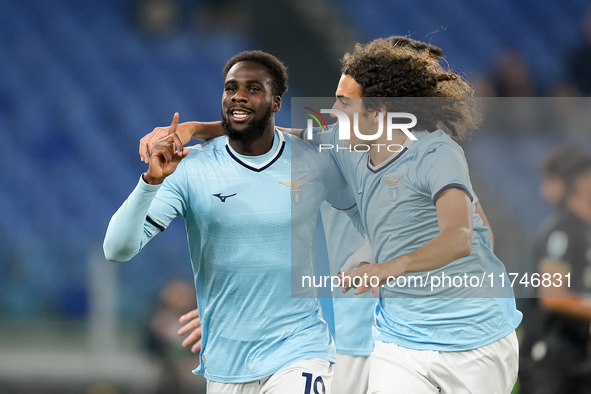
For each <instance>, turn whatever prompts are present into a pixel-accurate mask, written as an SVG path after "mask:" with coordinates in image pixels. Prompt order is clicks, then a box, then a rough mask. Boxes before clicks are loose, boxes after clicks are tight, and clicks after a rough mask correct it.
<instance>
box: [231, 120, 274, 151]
mask: <svg viewBox="0 0 591 394" xmlns="http://www.w3.org/2000/svg"><path fill="white" fill-rule="evenodd" d="M274 138H275V124H272V125H271V126H269V128H268V129H267V130H265V132H264V133H263V134H262V135H261V136H260V137H259V138H257V139H256V140H254V141H253V142H252V143H251V144H244V143H242V142H241V141H236V140H232V139H229V140H228V143H229V144H230V146H231V147H232V149H234V150H235V151H236V153H238V154H240V155H244V156H261V155H264V154H265V153H267V152H269V151H270V150H271V148H272V147H273V139H274Z"/></svg>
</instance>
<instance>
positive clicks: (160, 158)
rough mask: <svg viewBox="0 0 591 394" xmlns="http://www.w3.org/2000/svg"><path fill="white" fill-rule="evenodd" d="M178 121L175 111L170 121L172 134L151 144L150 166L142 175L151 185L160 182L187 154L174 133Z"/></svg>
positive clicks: (187, 150) (186, 150) (187, 151)
mask: <svg viewBox="0 0 591 394" xmlns="http://www.w3.org/2000/svg"><path fill="white" fill-rule="evenodd" d="M178 122H179V114H178V112H177V113H175V114H174V117H173V118H172V123H171V124H170V131H171V132H172V134H170V135H168V136H167V137H165V138H162V139H160V140H158V141H157V142H156V143H155V144H154V146H152V149H151V152H150V155H151V160H150V166H149V167H148V171H147V172H146V173H145V174H144V175H143V177H144V181H145V182H146V183H149V184H151V185H157V184H160V183H162V182H163V181H164V179H165V178H166V177H167V176H169V175H170V174H172V173H173V172H174V171H175V170H176V168H177V166H178V164H179V163H180V162H181V160H183V159H184V158H185V157H186V156H187V154H189V149H187V148H185V147H184V146H183V143H182V141H181V139H180V138H179V136H178V135H177V134H176V129H177V126H178Z"/></svg>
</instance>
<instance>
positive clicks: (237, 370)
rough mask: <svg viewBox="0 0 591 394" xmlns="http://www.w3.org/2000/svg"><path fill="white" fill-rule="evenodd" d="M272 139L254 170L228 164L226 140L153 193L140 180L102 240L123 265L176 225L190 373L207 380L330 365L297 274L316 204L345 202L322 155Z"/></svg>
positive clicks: (191, 159) (321, 325)
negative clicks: (196, 341) (181, 238)
mask: <svg viewBox="0 0 591 394" xmlns="http://www.w3.org/2000/svg"><path fill="white" fill-rule="evenodd" d="M275 138H276V139H278V140H279V144H277V145H278V146H277V148H276V150H275V153H274V154H273V155H271V156H270V157H269V158H268V159H267V160H265V161H264V162H262V163H260V162H254V161H253V162H249V161H248V160H245V159H244V158H242V157H240V156H239V155H237V154H236V153H235V152H233V150H232V149H231V148H230V146H229V145H228V143H227V138H226V137H219V138H216V139H214V140H212V141H210V142H208V143H206V144H203V145H198V146H195V147H192V148H190V153H189V155H188V156H187V157H186V158H185V159H184V160H183V161H182V162H181V163H180V164H179V166H178V168H177V170H176V171H175V172H174V173H173V174H172V175H170V176H169V177H168V178H166V180H165V182H164V183H163V184H162V186H161V187H158V186H151V185H147V184H145V182H143V181H142V180H140V183H139V184H138V186H137V187H136V189H135V190H134V192H133V193H132V195H130V197H129V198H128V200H127V201H126V202H125V203H124V204H123V205H122V207H121V208H120V209H119V210H118V211H117V213H116V214H115V215H114V216H113V219H112V220H111V223H110V224H109V229H108V231H107V236H106V238H105V246H104V247H105V253H106V254H107V255H108V256H112V257H113V253H111V254H109V253H107V251H108V250H110V249H117V250H125V249H128V250H127V251H126V253H128V255H126V256H123V257H121V259H123V260H124V259H127V258H130V256H133V254H135V253H137V252H138V251H139V250H140V249H141V247H142V246H143V245H144V244H145V243H146V242H147V241H148V240H149V239H150V238H151V237H153V236H154V235H155V234H156V233H157V232H159V231H160V230H164V229H165V228H166V227H167V225H168V224H169V223H170V221H171V220H172V219H174V218H175V217H176V216H182V217H183V218H184V220H185V224H186V229H187V237H188V242H189V249H190V255H191V262H192V265H193V272H194V279H195V286H196V289H197V302H198V308H199V312H200V317H201V326H202V335H203V337H202V351H201V354H200V360H201V363H200V366H199V368H198V369H197V370H196V371H195V372H196V373H204V374H205V377H206V378H207V379H209V380H212V381H218V382H224V383H241V382H249V381H253V380H256V379H259V378H262V377H265V376H269V375H271V374H273V373H275V372H277V371H278V370H279V369H281V368H284V367H285V366H287V365H289V364H291V363H293V362H295V361H298V360H303V359H309V358H320V359H323V360H327V361H330V362H333V361H334V352H335V349H334V343H333V340H332V337H331V336H330V334H329V331H328V328H327V324H326V322H325V321H324V319H323V318H322V315H321V310H320V306H319V302H318V299H316V298H303V297H309V296H310V295H313V294H312V293H311V292H310V291H309V289H305V288H303V287H298V285H299V283H300V280H299V277H298V275H300V274H301V275H304V274H310V273H311V272H312V254H313V253H312V243H313V235H314V229H315V225H316V218H317V214H318V211H319V208H320V204H321V202H322V201H323V200H325V199H326V200H327V201H329V202H330V203H331V204H333V205H334V206H336V207H338V208H343V209H344V208H348V207H350V206H351V205H354V203H355V200H354V197H353V196H352V195H351V194H350V192H349V190H348V188H347V185H346V183H345V182H344V179H343V178H342V176H341V175H340V172H339V171H338V169H337V168H336V166H335V165H334V163H333V162H332V159H331V158H330V157H329V156H327V155H319V154H318V153H317V152H316V150H315V149H314V147H312V146H310V145H309V144H307V143H305V142H304V141H301V140H298V139H297V138H294V139H292V138H291V137H290V136H288V135H285V134H283V133H280V132H276V135H275ZM146 206H147V207H146ZM137 234H140V235H139V236H138V235H137ZM134 237H135V238H134ZM130 238H131V239H130ZM118 243H119V244H120V243H123V244H124V245H125V246H126V247H123V248H122V247H120V246H117V244H118ZM114 259H115V260H119V259H120V258H119V256H114Z"/></svg>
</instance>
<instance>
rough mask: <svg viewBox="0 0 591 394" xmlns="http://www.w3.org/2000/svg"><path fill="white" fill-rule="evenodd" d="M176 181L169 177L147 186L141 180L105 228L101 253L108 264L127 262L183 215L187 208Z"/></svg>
mask: <svg viewBox="0 0 591 394" xmlns="http://www.w3.org/2000/svg"><path fill="white" fill-rule="evenodd" d="M177 171H178V169H177ZM175 173H176V172H175ZM173 175H174V173H173ZM175 178H178V176H175V177H173V176H172V175H171V176H169V177H168V178H167V179H165V181H164V183H163V184H162V185H149V184H147V183H146V182H145V181H144V180H143V179H142V178H141V177H140V180H139V182H138V184H137V186H136V187H135V189H134V190H133V191H132V192H131V194H130V195H129V197H128V198H127V199H126V200H125V202H124V203H123V204H122V205H121V207H119V209H118V210H117V212H115V214H114V215H113V217H112V218H111V220H110V222H109V225H108V227H107V232H106V235H105V240H104V242H103V251H104V253H105V257H106V258H107V259H108V260H110V261H116V262H123V261H128V260H130V259H131V258H132V257H133V256H135V255H136V254H137V253H139V251H140V250H142V248H143V247H144V246H145V245H146V244H147V243H148V242H149V241H150V240H151V239H152V238H153V237H154V236H155V235H156V234H158V233H159V232H161V231H164V230H165V229H166V227H168V225H169V224H170V222H171V221H172V220H173V219H174V218H175V217H177V216H179V215H183V214H184V212H185V209H186V207H185V203H184V199H183V198H182V195H181V193H180V190H179V186H178V185H177V184H176V183H175V182H174V180H175Z"/></svg>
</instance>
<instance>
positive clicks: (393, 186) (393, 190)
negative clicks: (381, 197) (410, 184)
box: [382, 175, 404, 201]
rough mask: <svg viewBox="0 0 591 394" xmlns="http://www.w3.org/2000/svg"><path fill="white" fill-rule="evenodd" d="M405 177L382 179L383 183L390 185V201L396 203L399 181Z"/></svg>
mask: <svg viewBox="0 0 591 394" xmlns="http://www.w3.org/2000/svg"><path fill="white" fill-rule="evenodd" d="M403 176H404V175H398V176H395V177H394V178H382V182H386V183H387V184H388V197H390V200H392V201H396V200H397V199H398V194H399V192H398V181H399V180H401V179H402V177H403Z"/></svg>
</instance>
